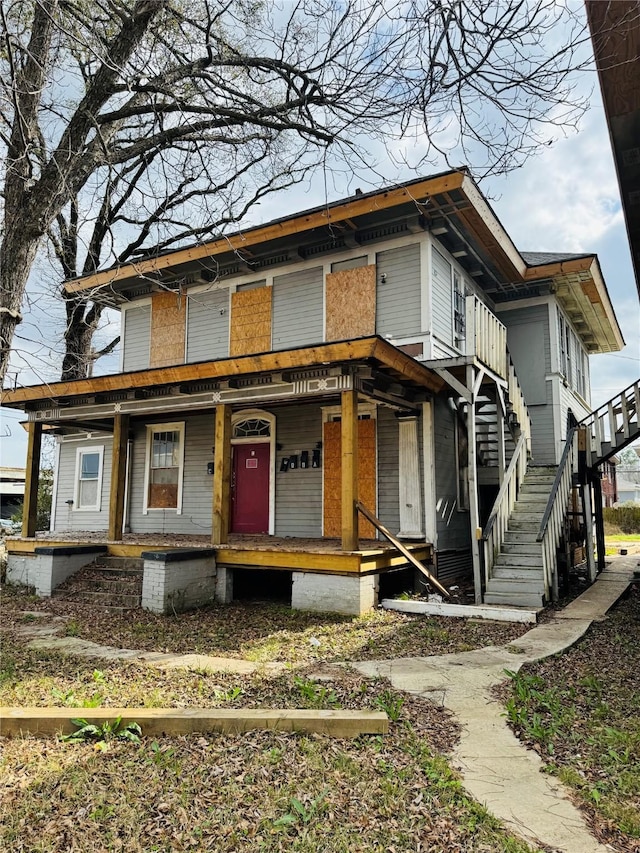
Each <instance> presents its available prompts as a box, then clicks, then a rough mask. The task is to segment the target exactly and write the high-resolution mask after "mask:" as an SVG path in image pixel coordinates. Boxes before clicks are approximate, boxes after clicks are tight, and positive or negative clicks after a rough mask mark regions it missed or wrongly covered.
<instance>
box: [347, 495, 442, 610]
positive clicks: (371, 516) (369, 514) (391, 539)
mask: <svg viewBox="0 0 640 853" xmlns="http://www.w3.org/2000/svg"><path fill="white" fill-rule="evenodd" d="M356 508H357V510H358V512H361V513H362V514H363V515H364V517H365V518H367V519H368V520H369V521H370V522H371V524H373V526H374V527H375V528H376V529H377V530H379V531H380V533H382V535H383V536H385V537H386V538H387V539H388V540H389V542H391V544H392V545H393V546H394V547H395V548H397V549H398V551H400V553H401V554H402V556H403V557H404V558H405V559H406V560H408V561H409V562H410V563H411V565H412V566H415V568H416V569H418V571H420V572H422V574H423V575H424V576H425V577H426V578H427V580H428V581H429V583H430V584H431V585H432V586H433V587H434V588H435V589H437V590H438V592H441V593H442V595H444V596H445V597H446V598H451V594H450V592H449V590H447V589H445V588H444V587H443V586H442V584H441V583H440V581H439V580H437V578H434V576H433V575H432V574H431V572H430V571H428V569H426V568H425V567H424V566H423V565H422V563H421V562H420V561H419V560H416V558H415V557H414V555H413V554H412V553H411V551H409V550H408V548H405V547H404V545H403V544H402V542H400V540H399V539H396V537H395V536H394V535H393V533H391V532H390V531H389V530H388V529H387V528H386V527H385V526H384V524H382V522H381V521H380V520H379V519H377V518H376V517H375V515H374V514H373V513H372V512H369V510H368V509H367V508H366V506H364V504H362V503H361V502H360V501H358V502H357V504H356Z"/></svg>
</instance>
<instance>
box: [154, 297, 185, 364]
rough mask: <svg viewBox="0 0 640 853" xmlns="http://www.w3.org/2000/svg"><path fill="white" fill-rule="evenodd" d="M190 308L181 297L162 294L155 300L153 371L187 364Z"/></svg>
mask: <svg viewBox="0 0 640 853" xmlns="http://www.w3.org/2000/svg"><path fill="white" fill-rule="evenodd" d="M186 305H187V300H186V299H185V297H184V296H183V295H182V294H181V293H173V292H169V291H161V292H159V293H154V294H153V295H152V296H151V347H150V354H149V367H167V366H168V365H171V364H183V363H184V340H185V324H186Z"/></svg>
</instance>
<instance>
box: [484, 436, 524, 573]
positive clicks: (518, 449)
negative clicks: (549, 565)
mask: <svg viewBox="0 0 640 853" xmlns="http://www.w3.org/2000/svg"><path fill="white" fill-rule="evenodd" d="M527 449H528V437H527V434H526V432H525V431H524V430H523V431H522V432H521V433H520V437H519V438H518V441H517V442H516V446H515V449H514V451H513V456H512V457H511V461H510V462H509V465H508V466H507V469H506V471H505V472H504V479H503V481H502V485H501V486H500V489H499V491H498V494H497V495H496V499H495V501H494V502H493V507H492V508H491V512H490V513H489V518H488V519H487V523H486V524H485V526H484V528H483V530H482V536H481V538H482V541H483V543H484V544H483V547H484V583H485V586H486V584H487V582H488V581H489V579H490V577H491V572H492V570H493V566H494V563H495V561H496V557H497V555H498V553H499V552H500V548H501V547H502V543H503V542H504V535H505V533H506V530H507V526H508V522H509V516H510V515H511V512H512V510H513V507H514V506H515V502H516V499H517V497H518V491H519V489H520V484H521V483H522V481H523V479H524V475H525V473H526V470H527V457H528V453H527Z"/></svg>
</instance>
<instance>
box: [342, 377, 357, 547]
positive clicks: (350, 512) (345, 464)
mask: <svg viewBox="0 0 640 853" xmlns="http://www.w3.org/2000/svg"><path fill="white" fill-rule="evenodd" d="M340 402H341V412H342V416H341V417H342V419H341V424H342V426H341V438H342V550H343V551H357V550H358V510H357V509H356V501H357V500H358V392H357V391H356V390H355V389H353V390H351V391H343V392H342V397H341V401H340Z"/></svg>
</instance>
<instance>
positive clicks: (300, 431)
mask: <svg viewBox="0 0 640 853" xmlns="http://www.w3.org/2000/svg"><path fill="white" fill-rule="evenodd" d="M274 412H275V414H276V442H277V444H278V447H279V449H278V450H277V452H276V530H275V532H276V536H311V537H314V536H322V470H323V469H322V466H321V467H320V468H311V467H309V468H300V467H298V468H296V469H294V470H289V471H286V472H285V471H280V463H281V462H282V460H283V459H284V458H285V457H290V456H293V455H296V456H298V457H299V456H300V453H301V451H303V450H307V451H308V453H309V466H311V459H312V451H313V450H314V448H315V447H316V444H317V443H318V442H321V441H322V410H321V407H320V406H319V405H317V404H309V405H299V406H286V407H283V408H278V409H274ZM298 462H299V459H298ZM323 463H324V460H323Z"/></svg>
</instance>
